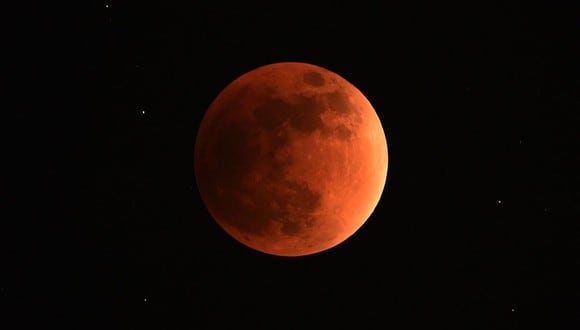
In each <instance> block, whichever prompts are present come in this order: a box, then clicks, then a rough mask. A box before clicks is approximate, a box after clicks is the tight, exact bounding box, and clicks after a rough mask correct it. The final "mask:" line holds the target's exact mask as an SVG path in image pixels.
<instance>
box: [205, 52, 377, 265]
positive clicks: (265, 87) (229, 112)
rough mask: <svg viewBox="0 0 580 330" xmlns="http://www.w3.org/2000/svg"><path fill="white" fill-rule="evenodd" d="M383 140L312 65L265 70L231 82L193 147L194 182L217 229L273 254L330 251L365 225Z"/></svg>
mask: <svg viewBox="0 0 580 330" xmlns="http://www.w3.org/2000/svg"><path fill="white" fill-rule="evenodd" d="M387 162H388V156H387V141H386V138H385V133H384V131H383V127H382V125H381V122H380V120H379V117H378V116H377V114H376V112H375V110H374V109H373V107H372V105H371V104H370V102H369V101H368V100H367V99H366V97H365V96H364V95H363V94H362V93H361V92H360V91H359V90H358V89H357V88H356V87H355V86H353V85H352V84H351V83H349V82H348V81H346V80H345V79H344V78H342V77H341V76H339V75H338V74H336V73H334V72H331V71H329V70H327V69H324V68H322V67H319V66H315V65H311V64H307V63H298V62H282V63H274V64H270V65H266V66H262V67H259V68H257V69H254V70H252V71H250V72H248V73H246V74H244V75H242V76H240V77H239V78H237V79H236V80H234V81H233V82H232V83H230V84H229V85H228V86H227V87H226V88H225V89H224V90H223V91H222V92H221V93H220V94H219V95H218V96H217V97H216V98H215V100H214V101H213V102H212V104H211V105H210V107H209V109H208V110H207V112H206V114H205V116H204V118H203V120H202V122H201V125H200V127H199V131H198V134H197V138H196V142H195V177H196V180H197V184H198V188H199V192H200V195H201V198H202V200H203V202H204V204H205V205H206V207H207V209H208V211H209V213H210V214H211V215H212V216H213V218H214V219H215V220H216V221H217V223H218V224H219V225H220V226H221V227H222V228H223V229H224V230H225V231H226V232H227V233H228V234H229V235H230V236H232V237H233V238H235V239H236V240H237V241H239V242H241V243H242V244H244V245H246V246H248V247H250V248H252V249H255V250H258V251H261V252H264V253H267V254H271V255H277V256H304V255H310V254H314V253H317V252H321V251H324V250H327V249H330V248H332V247H334V246H336V245H338V244H340V243H341V242H343V241H345V240H346V239H347V238H349V237H350V236H351V235H352V234H354V233H355V232H356V231H357V230H358V229H359V228H360V227H361V226H362V225H363V224H364V223H365V222H366V220H367V219H368V218H369V217H370V215H371V214H372V212H373V211H374V209H375V207H376V205H377V203H378V202H379V199H380V197H381V194H382V192H383V189H384V186H385V181H386V176H387Z"/></svg>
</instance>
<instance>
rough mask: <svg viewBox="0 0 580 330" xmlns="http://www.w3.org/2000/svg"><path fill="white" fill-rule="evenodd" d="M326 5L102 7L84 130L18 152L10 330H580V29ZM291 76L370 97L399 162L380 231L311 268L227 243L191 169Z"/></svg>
mask: <svg viewBox="0 0 580 330" xmlns="http://www.w3.org/2000/svg"><path fill="white" fill-rule="evenodd" d="M266 3H268V4H266ZM274 3H275V4H274ZM322 3H323V2H320V3H319V4H317V5H316V6H314V5H312V4H310V5H299V4H294V3H290V2H288V3H285V5H282V2H264V4H262V5H248V4H247V3H246V2H244V1H240V2H236V3H235V4H228V3H226V2H224V3H222V4H220V3H219V2H214V1H206V3H205V4H200V3H199V2H198V1H132V2H124V1H91V2H90V7H89V8H86V12H84V14H83V15H80V17H81V18H82V19H83V23H84V24H83V27H88V29H87V30H84V29H83V30H82V33H79V37H78V38H76V39H75V42H77V43H78V44H80V48H79V49H77V52H76V53H75V54H77V55H78V59H80V61H78V62H79V65H78V66H77V68H78V71H77V76H79V77H81V78H83V79H82V81H83V84H81V83H80V82H79V86H77V87H81V88H80V89H81V90H82V91H80V92H79V93H80V94H79V96H81V97H79V99H80V100H79V102H80V103H78V104H76V106H75V107H74V108H75V115H72V116H69V115H64V114H62V115H60V114H59V112H58V109H59V106H58V105H55V106H54V107H50V106H48V105H47V104H48V103H46V104H45V106H44V108H46V109H51V115H50V116H48V115H46V114H45V115H44V116H42V117H38V118H46V117H51V118H52V119H55V118H58V120H54V121H58V123H59V125H58V126H55V128H56V127H58V128H61V127H62V130H57V129H54V130H51V131H49V130H47V128H46V127H45V125H44V124H43V123H35V124H31V125H32V126H30V127H33V130H36V128H38V130H36V131H37V132H40V131H42V132H43V133H47V134H38V135H35V136H34V137H32V135H30V136H29V137H25V138H23V139H22V140H19V141H20V142H21V143H23V144H25V145H27V146H35V149H31V150H36V151H38V153H37V154H35V155H36V156H34V157H35V158H34V159H35V160H34V161H32V156H30V155H28V156H27V157H28V158H26V157H24V158H22V159H23V160H25V161H26V164H25V165H23V166H22V167H20V166H18V167H19V168H20V169H25V170H27V171H28V173H29V174H27V176H25V178H27V179H26V180H25V181H18V180H14V182H15V185H14V187H19V188H17V189H16V188H15V190H12V193H9V194H6V195H5V196H8V197H6V198H8V199H7V200H9V201H10V203H11V205H14V206H15V207H16V209H18V210H19V211H18V217H17V218H14V219H16V220H15V221H14V225H13V226H10V225H9V226H8V229H10V230H14V233H15V234H12V232H10V231H9V230H8V231H7V230H3V232H2V233H1V234H2V235H4V236H6V237H5V239H4V240H3V242H2V244H3V245H4V247H3V252H2V253H3V254H4V256H5V258H4V260H5V261H6V262H5V263H4V265H5V269H7V270H8V271H7V272H3V274H4V275H2V277H0V280H1V282H0V299H1V300H0V301H1V302H2V306H0V307H2V309H3V310H5V311H8V314H11V315H14V316H16V317H15V318H14V319H15V321H16V322H15V323H14V324H15V326H12V327H8V328H6V329H20V327H21V328H23V329H25V328H27V326H26V325H27V324H28V323H29V322H35V323H36V322H39V323H40V324H42V325H44V326H43V327H41V328H43V329H49V328H55V329H58V328H59V327H60V328H63V327H67V326H71V327H72V326H74V327H75V328H76V329H233V328H237V327H241V328H243V329H246V328H248V329H302V328H306V329H310V328H312V329H316V328H322V329H330V328H337V327H338V328H353V329H449V328H461V329H470V330H475V329H533V328H541V329H553V330H555V329H578V328H580V280H579V279H580V271H579V269H580V199H579V197H580V189H579V184H580V174H579V173H578V168H579V167H580V156H579V150H580V114H579V111H580V80H579V77H580V70H579V65H578V59H579V58H580V43H579V42H578V40H579V37H580V23H579V22H580V21H579V20H578V17H577V11H574V10H572V8H565V7H564V6H560V7H558V6H557V5H550V6H543V7H540V6H532V5H531V4H529V3H527V2H526V3H521V4H516V3H513V4H492V2H490V1H486V2H481V3H480V4H475V3H473V2H469V5H462V6H459V7H458V6H456V5H444V4H441V3H440V2H432V4H429V5H426V4H420V3H404V4H391V3H388V5H387V4H382V5H375V6H370V5H362V4H358V5H353V4H350V3H354V4H357V3H359V2H356V1H353V2H348V3H347V2H338V1H337V2H325V3H324V5H322ZM45 44H50V42H49V41H46V40H45ZM54 47H56V48H57V47H58V45H54ZM47 49H48V51H50V47H47ZM75 56H76V55H75ZM55 57H56V56H55ZM280 61H301V62H308V63H312V64H315V65H319V66H322V67H324V68H327V69H329V70H331V71H334V72H336V73H338V74H339V75H341V76H342V77H344V78H345V79H347V80H348V81H350V82H351V83H352V84H354V85H355V86H356V87H357V88H359V89H360V90H361V91H362V93H363V94H364V95H365V96H366V97H367V98H368V99H369V101H370V102H371V103H372V105H373V106H374V108H375V110H376V111H377V114H378V115H379V117H380V119H381V122H382V125H383V127H384V129H385V135H386V138H387V144H388V148H389V168H388V173H387V182H386V186H385V190H384V192H383V195H382V197H381V200H380V202H379V204H378V206H377V208H376V209H375V211H374V213H373V214H372V216H371V217H370V218H369V220H368V221H367V222H366V223H365V225H364V226H363V227H362V228H361V229H360V230H359V231H358V232H356V233H355V234H354V235H353V236H352V237H351V238H350V239H349V240H347V241H345V242H344V243H343V244H340V245H338V246H337V247H335V248H333V249H330V250H327V251H325V252H322V253H320V254H316V255H312V256H307V257H301V258H282V257H274V256H270V255H266V254H263V253H260V252H257V251H254V250H251V249H249V248H247V247H245V246H243V245H241V244H240V243H238V242H237V241H235V240H234V239H232V238H231V237H229V236H228V235H227V234H226V233H225V232H224V231H223V230H222V229H221V228H220V227H219V226H218V225H217V223H216V222H215V221H214V220H213V219H212V218H211V217H210V215H209V213H208V212H207V210H206V208H205V206H204V205H203V203H202V201H201V199H200V196H199V192H198V190H197V187H196V182H195V176H194V170H193V169H194V163H193V162H194V160H193V155H194V153H193V150H194V149H193V148H194V143H195V137H196V133H197V129H198V127H199V124H200V122H201V119H202V117H203V115H204V112H205V111H206V110H207V108H208V106H209V104H210V103H211V101H212V100H213V99H214V98H215V97H216V96H217V95H218V94H219V92H220V91H221V90H222V89H223V88H224V87H225V86H226V85H227V84H229V83H230V82H231V81H232V80H233V79H235V78H237V77H238V76H240V75H242V74H243V73H245V72H247V71H249V70H251V69H254V68H257V67H259V66H262V65H266V64H270V63H274V62H280ZM75 63H76V62H75ZM53 78H54V80H55V81H56V80H58V77H55V76H53ZM23 81H24V78H23ZM85 81H86V82H87V83H86V84H85V83H84V82H85ZM70 85H74V84H70ZM67 93H68V92H67ZM71 94H72V92H71ZM43 102H44V101H43ZM38 118H37V119H38ZM27 127H28V126H27ZM31 130H32V129H31ZM23 136H24V135H23ZM49 142H50V144H55V145H66V148H58V146H57V147H55V148H54V149H51V148H44V147H45V146H48V145H49ZM69 147H70V148H69ZM12 148H13V149H14V150H17V151H19V153H21V154H22V155H25V154H28V153H27V152H24V151H22V150H23V148H19V147H17V146H13V147H12ZM64 159H67V161H66V162H65V161H63V160H64ZM68 159H70V160H71V161H70V162H69V161H68ZM64 164H66V166H63V165H64ZM30 175H31V176H30ZM36 179H38V180H36ZM31 187H34V189H33V188H31ZM30 193H32V194H33V195H36V197H37V198H35V200H39V201H38V202H37V203H35V204H33V205H31V202H30V200H23V201H17V199H18V197H19V196H21V195H22V196H24V195H25V194H30ZM13 196H15V197H14V198H13ZM38 197H40V198H38ZM353 198H356V196H353ZM10 203H9V204H10ZM1 271H2V268H0V272H1ZM0 315H1V311H0ZM0 318H1V317H0ZM0 327H2V326H0ZM38 329H40V328H38Z"/></svg>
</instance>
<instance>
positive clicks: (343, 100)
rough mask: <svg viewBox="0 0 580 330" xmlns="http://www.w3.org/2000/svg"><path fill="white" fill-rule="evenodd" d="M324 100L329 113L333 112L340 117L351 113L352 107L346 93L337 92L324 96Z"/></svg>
mask: <svg viewBox="0 0 580 330" xmlns="http://www.w3.org/2000/svg"><path fill="white" fill-rule="evenodd" d="M325 98H326V102H327V103H328V107H329V108H330V111H334V112H337V113H339V114H342V115H346V114H348V113H350V112H352V111H353V108H354V105H353V104H352V103H351V102H350V100H349V99H348V95H347V94H346V93H343V92H340V91H337V92H334V93H329V94H326V97H325Z"/></svg>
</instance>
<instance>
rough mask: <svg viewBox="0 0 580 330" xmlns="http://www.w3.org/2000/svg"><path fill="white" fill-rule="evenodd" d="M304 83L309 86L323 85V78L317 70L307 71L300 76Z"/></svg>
mask: <svg viewBox="0 0 580 330" xmlns="http://www.w3.org/2000/svg"><path fill="white" fill-rule="evenodd" d="M302 79H303V80H304V82H305V83H307V84H308V85H311V86H315V87H320V86H322V85H324V82H325V81H324V78H322V76H321V75H320V73H318V72H314V71H311V72H307V73H305V74H304V75H303V76H302Z"/></svg>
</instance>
